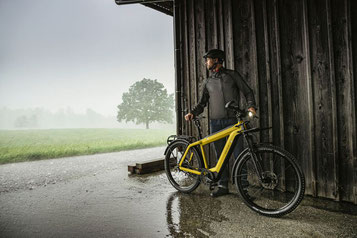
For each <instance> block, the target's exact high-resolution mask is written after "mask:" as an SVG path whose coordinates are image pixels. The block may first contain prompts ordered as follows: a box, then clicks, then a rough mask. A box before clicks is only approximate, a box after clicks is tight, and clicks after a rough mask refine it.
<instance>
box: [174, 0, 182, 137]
mask: <svg viewBox="0 0 357 238" xmlns="http://www.w3.org/2000/svg"><path fill="white" fill-rule="evenodd" d="M181 3H182V1H181V0H178V1H175V2H174V10H173V14H174V15H173V17H174V20H173V22H174V41H175V112H176V113H175V117H176V134H177V135H182V124H183V121H182V120H183V112H182V111H183V110H182V105H183V101H182V98H183V97H182V96H183V90H182V84H183V67H182V65H183V64H182V59H183V58H182V50H183V49H182V21H181V18H182V16H181V15H182V4H181Z"/></svg>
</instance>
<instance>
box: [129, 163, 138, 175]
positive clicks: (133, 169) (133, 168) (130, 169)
mask: <svg viewBox="0 0 357 238" xmlns="http://www.w3.org/2000/svg"><path fill="white" fill-rule="evenodd" d="M135 169H136V166H135V165H128V172H130V173H131V174H135Z"/></svg>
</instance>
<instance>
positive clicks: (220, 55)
mask: <svg viewBox="0 0 357 238" xmlns="http://www.w3.org/2000/svg"><path fill="white" fill-rule="evenodd" d="M203 58H205V59H207V58H212V59H219V60H220V61H224V59H225V55H224V51H222V50H219V49H212V50H209V51H208V52H207V53H206V54H204V55H203Z"/></svg>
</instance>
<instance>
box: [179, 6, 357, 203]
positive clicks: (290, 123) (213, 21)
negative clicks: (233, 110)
mask: <svg viewBox="0 0 357 238" xmlns="http://www.w3.org/2000/svg"><path fill="white" fill-rule="evenodd" d="M176 4H177V7H178V9H177V13H176V15H174V17H177V18H178V19H176V20H177V22H178V23H179V24H176V25H178V27H179V29H178V31H177V32H178V34H177V35H176V38H177V37H178V38H177V39H179V40H178V42H179V44H178V45H177V47H178V48H177V49H176V50H177V52H179V55H180V60H181V61H180V64H179V65H176V70H180V72H182V73H181V74H180V77H178V78H177V79H176V80H179V81H180V83H179V84H178V85H180V87H181V88H180V89H178V91H179V92H180V93H178V94H177V97H178V98H177V102H178V103H180V106H181V108H182V110H181V111H180V112H179V115H178V117H181V118H182V117H183V116H184V114H185V113H186V112H187V111H189V110H190V109H191V108H192V107H193V106H194V105H195V104H196V103H197V102H198V99H199V96H200V94H201V85H202V82H203V80H204V79H205V78H206V77H207V76H208V72H207V70H206V69H205V66H204V61H203V59H202V55H203V53H204V52H206V51H207V50H208V49H211V48H220V49H222V50H224V51H225V52H226V57H227V61H226V67H227V68H234V69H236V70H237V71H239V72H240V73H241V74H242V75H244V77H245V79H246V81H247V82H248V84H249V85H250V86H251V87H252V89H253V90H254V92H255V95H256V100H257V103H258V107H259V111H258V112H259V121H258V122H257V123H256V125H259V126H261V127H267V126H272V127H273V130H271V131H270V132H269V131H264V132H262V133H261V134H260V135H259V137H260V140H261V141H270V142H273V143H274V144H277V145H280V146H283V147H284V148H285V149H286V150H288V151H290V152H291V153H293V154H294V155H295V156H296V157H297V159H298V162H299V163H300V165H301V166H302V168H303V170H304V173H305V177H306V193H307V194H310V195H314V196H321V197H326V198H332V199H335V200H343V201H350V202H354V203H357V158H356V156H357V155H356V154H357V145H356V144H357V139H356V133H357V132H356V117H357V110H356V105H357V102H356V100H357V95H356V92H357V83H356V80H355V79H356V77H357V1H354V0H194V1H193V0H179V1H176ZM180 90H181V91H180ZM240 104H241V105H244V97H242V96H241V102H240ZM204 115H205V116H206V119H205V121H204V125H203V129H204V132H203V134H204V136H205V135H207V134H208V133H209V123H208V121H209V118H208V112H207V109H206V110H205V112H204ZM178 123H179V125H178V127H179V128H181V129H182V133H183V134H192V135H196V136H197V132H196V130H195V128H194V126H193V125H191V124H190V123H186V122H185V121H184V120H182V121H180V120H179V121H178ZM210 155H211V156H210V157H211V161H215V159H213V153H212V149H211V153H210Z"/></svg>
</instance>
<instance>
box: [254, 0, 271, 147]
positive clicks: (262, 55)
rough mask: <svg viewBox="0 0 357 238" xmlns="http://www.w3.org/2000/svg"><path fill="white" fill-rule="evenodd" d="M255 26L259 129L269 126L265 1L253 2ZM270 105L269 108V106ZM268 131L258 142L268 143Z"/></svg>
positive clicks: (269, 86) (268, 71) (269, 91)
mask: <svg viewBox="0 0 357 238" xmlns="http://www.w3.org/2000/svg"><path fill="white" fill-rule="evenodd" d="M254 15H255V22H256V25H258V26H260V27H257V28H256V45H257V65H258V75H259V95H260V97H259V122H260V125H259V126H260V127H269V126H271V119H270V118H271V85H270V69H269V67H270V66H269V42H268V36H267V19H266V4H265V1H261V0H255V1H254ZM269 105H270V106H269ZM269 134H270V130H264V131H262V132H260V141H261V142H269V141H271V139H270V136H269Z"/></svg>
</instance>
